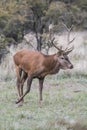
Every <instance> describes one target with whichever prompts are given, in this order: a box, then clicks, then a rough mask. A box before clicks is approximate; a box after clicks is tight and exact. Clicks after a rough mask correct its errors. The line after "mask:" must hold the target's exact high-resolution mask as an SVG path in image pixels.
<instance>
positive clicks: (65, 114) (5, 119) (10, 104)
mask: <svg viewBox="0 0 87 130" xmlns="http://www.w3.org/2000/svg"><path fill="white" fill-rule="evenodd" d="M16 92H17V91H16V88H15V81H7V82H0V130H87V79H86V78H84V77H78V78H76V77H71V78H69V77H68V78H65V77H59V79H58V77H57V76H56V77H55V76H54V78H53V77H48V78H47V79H46V80H45V83H44V90H43V99H44V101H43V105H42V108H40V107H39V104H38V100H39V92H38V82H37V81H36V80H35V81H34V83H33V84H32V89H31V92H30V93H29V94H28V95H27V96H26V97H25V103H24V105H23V106H22V107H17V105H16V104H15V101H16V99H17V94H16Z"/></svg>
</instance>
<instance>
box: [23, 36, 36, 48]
mask: <svg viewBox="0 0 87 130" xmlns="http://www.w3.org/2000/svg"><path fill="white" fill-rule="evenodd" d="M24 39H25V41H26V43H28V44H30V46H31V47H32V48H33V49H34V50H36V48H35V47H34V46H33V45H32V44H31V42H30V41H28V40H27V39H26V38H24Z"/></svg>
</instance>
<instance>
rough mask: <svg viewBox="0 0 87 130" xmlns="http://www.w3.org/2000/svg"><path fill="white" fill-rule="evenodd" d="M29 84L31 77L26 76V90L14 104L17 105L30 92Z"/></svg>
mask: <svg viewBox="0 0 87 130" xmlns="http://www.w3.org/2000/svg"><path fill="white" fill-rule="evenodd" d="M31 83H32V77H30V76H28V80H27V90H26V91H25V93H24V94H23V96H22V97H21V98H20V99H19V100H18V101H17V102H16V104H17V103H19V102H21V100H23V98H24V97H25V96H26V95H27V93H29V92H30V88H31Z"/></svg>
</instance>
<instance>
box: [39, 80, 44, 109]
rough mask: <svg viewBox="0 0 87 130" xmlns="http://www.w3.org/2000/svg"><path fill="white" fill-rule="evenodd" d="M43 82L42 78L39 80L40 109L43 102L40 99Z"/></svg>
mask: <svg viewBox="0 0 87 130" xmlns="http://www.w3.org/2000/svg"><path fill="white" fill-rule="evenodd" d="M43 82H44V78H41V79H39V93H40V101H39V103H40V107H41V106H42V100H43V98H42V90H43Z"/></svg>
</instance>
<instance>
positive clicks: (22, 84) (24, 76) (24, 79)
mask: <svg viewBox="0 0 87 130" xmlns="http://www.w3.org/2000/svg"><path fill="white" fill-rule="evenodd" d="M26 79H27V73H26V72H24V71H23V76H22V79H21V88H20V92H21V97H22V96H23V86H24V83H25V81H26ZM22 102H24V100H23V99H22Z"/></svg>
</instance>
